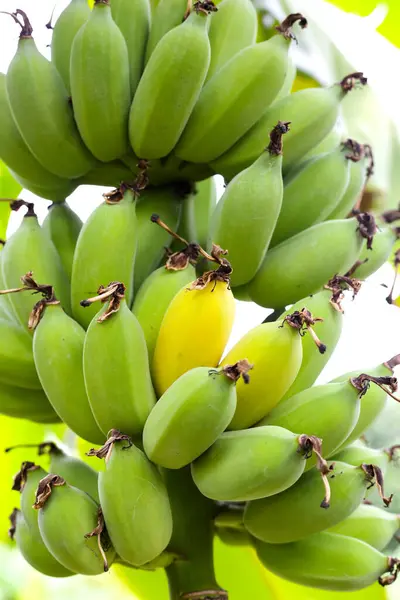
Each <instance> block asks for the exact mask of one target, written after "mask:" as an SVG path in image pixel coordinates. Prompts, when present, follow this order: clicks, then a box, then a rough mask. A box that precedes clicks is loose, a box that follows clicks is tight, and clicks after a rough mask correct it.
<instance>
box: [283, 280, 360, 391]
mask: <svg viewBox="0 0 400 600" xmlns="http://www.w3.org/2000/svg"><path fill="white" fill-rule="evenodd" d="M349 281H351V282H352V281H353V280H349ZM326 285H327V286H328V288H329V289H322V290H320V291H318V292H317V293H316V294H314V295H313V296H308V297H307V298H303V299H302V300H299V301H298V302H296V304H293V306H291V308H290V309H289V310H288V311H286V312H284V313H283V315H282V317H281V318H284V317H286V316H287V315H288V314H290V313H293V312H295V311H296V310H297V311H301V310H302V308H303V307H304V306H307V308H308V310H309V311H310V312H311V314H313V315H318V317H319V318H320V319H321V321H320V322H319V324H318V335H319V337H320V338H321V339H322V340H323V341H324V344H325V347H326V350H325V352H324V353H316V352H315V340H314V339H313V336H312V334H311V332H309V333H307V334H306V335H304V336H302V338H301V344H302V346H303V358H302V360H301V367H300V369H299V372H298V373H297V376H296V379H295V380H294V382H293V383H292V385H291V386H290V387H289V389H288V390H287V392H286V394H285V395H284V397H283V399H286V398H290V397H291V396H294V394H297V393H298V392H301V391H303V390H305V389H307V388H309V387H311V386H312V385H313V384H314V383H315V381H316V379H317V377H318V376H319V374H320V373H321V372H322V369H323V368H324V367H325V365H326V364H327V362H328V361H329V359H330V357H331V356H332V354H333V352H334V350H335V348H336V345H337V343H338V341H339V339H340V335H341V333H342V328H343V310H342V308H341V305H340V300H341V294H342V292H341V288H342V286H343V285H344V283H343V279H342V278H336V280H335V279H334V280H332V281H330V282H329V283H327V284H326ZM357 285H359V283H358V281H357V280H354V287H353V288H352V289H353V293H356V292H357V289H358V288H357ZM346 287H347V286H346ZM346 287H345V289H346ZM338 294H339V297H338Z"/></svg>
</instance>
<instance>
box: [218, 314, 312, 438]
mask: <svg viewBox="0 0 400 600" xmlns="http://www.w3.org/2000/svg"><path fill="white" fill-rule="evenodd" d="M297 317H298V318H299V320H300V321H299V323H297V322H296V318H297ZM302 320H303V316H302V315H301V314H300V313H298V314H297V315H296V314H294V315H293V316H289V317H287V319H286V321H278V322H273V323H263V324H261V325H258V326H257V327H254V329H251V330H250V331H249V332H248V333H247V334H245V335H244V336H243V337H242V339H241V340H239V341H238V342H237V344H236V345H235V346H234V347H233V348H232V349H231V350H230V351H229V352H228V354H227V355H226V356H225V358H224V360H223V361H222V362H221V365H222V366H226V365H228V364H235V363H236V362H237V361H238V360H241V358H242V357H243V356H245V357H246V358H247V359H248V360H249V362H250V363H251V364H253V365H254V370H253V373H252V376H251V385H248V386H247V385H245V384H244V382H243V381H238V384H237V388H236V390H237V407H236V412H235V416H234V417H233V419H232V421H231V423H230V424H229V428H228V429H245V428H246V427H250V426H251V425H254V424H255V423H257V422H258V421H260V419H262V418H263V417H264V416H265V415H266V414H268V413H269V412H270V410H272V408H273V407H274V406H276V405H277V404H278V402H279V401H280V400H281V398H282V396H283V395H284V394H285V393H286V391H287V390H288V388H289V387H290V386H291V385H292V383H293V381H294V380H295V378H296V376H297V373H298V372H299V369H300V366H301V359H302V343H301V335H300V333H299V331H300V330H301V328H302V327H303V325H301V324H300V323H302V322H303V321H302Z"/></svg>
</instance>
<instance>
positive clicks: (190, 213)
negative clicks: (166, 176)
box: [170, 184, 197, 252]
mask: <svg viewBox="0 0 400 600" xmlns="http://www.w3.org/2000/svg"><path fill="white" fill-rule="evenodd" d="M195 194H196V186H195V185H193V184H189V185H184V187H183V193H182V207H181V218H180V220H179V226H178V227H177V229H176V232H177V234H178V236H180V237H181V238H183V239H185V240H188V241H189V242H196V241H197V232H196V220H195V214H194V199H195ZM181 247H182V242H181V241H180V240H177V239H175V240H173V242H172V244H171V246H170V251H172V252H176V251H177V250H179V249H180V248H181Z"/></svg>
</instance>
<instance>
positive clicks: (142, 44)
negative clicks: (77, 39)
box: [111, 0, 151, 96]
mask: <svg viewBox="0 0 400 600" xmlns="http://www.w3.org/2000/svg"><path fill="white" fill-rule="evenodd" d="M111 14H112V17H113V19H114V21H115V23H116V24H117V25H118V27H119V28H120V30H121V32H122V35H123V36H124V38H125V42H126V46H127V48H128V57H129V73H130V84H131V92H132V96H133V95H134V94H135V91H136V88H137V85H138V83H139V80H140V77H141V75H142V71H143V67H144V58H145V51H146V46H147V39H148V37H149V32H150V22H151V10H150V2H149V0H136V1H135V2H132V0H111Z"/></svg>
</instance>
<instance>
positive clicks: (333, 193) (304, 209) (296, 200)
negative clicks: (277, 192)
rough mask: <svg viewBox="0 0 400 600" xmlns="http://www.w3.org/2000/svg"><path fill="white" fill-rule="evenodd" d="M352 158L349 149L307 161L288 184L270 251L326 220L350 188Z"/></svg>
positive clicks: (340, 149) (287, 181)
mask: <svg viewBox="0 0 400 600" xmlns="http://www.w3.org/2000/svg"><path fill="white" fill-rule="evenodd" d="M352 156H353V154H352V153H351V151H350V152H349V151H348V150H347V149H346V147H344V146H339V147H338V148H337V149H336V150H333V151H332V152H329V153H328V154H323V155H322V156H319V157H316V158H314V159H312V160H310V161H308V162H307V163H306V164H305V165H304V167H303V168H302V169H300V170H299V171H296V173H295V174H294V175H293V177H290V178H288V179H287V180H286V181H285V188H284V192H283V199H282V209H281V212H280V213H279V218H278V221H277V224H276V227H275V230H274V234H273V236H272V239H271V247H274V246H277V245H278V244H281V243H282V242H284V241H285V240H287V239H289V238H291V237H292V236H294V235H296V233H300V232H301V231H304V230H305V229H308V228H309V227H312V225H316V224H317V223H321V222H322V221H325V220H326V217H327V216H328V215H329V214H330V213H331V212H332V208H334V207H335V206H336V205H337V204H338V202H340V200H341V198H342V197H343V194H344V193H345V190H346V187H347V186H348V183H349V174H350V161H351V160H353V159H352V158H351V157H352Z"/></svg>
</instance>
